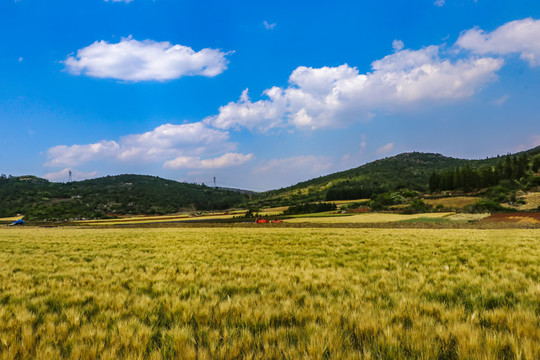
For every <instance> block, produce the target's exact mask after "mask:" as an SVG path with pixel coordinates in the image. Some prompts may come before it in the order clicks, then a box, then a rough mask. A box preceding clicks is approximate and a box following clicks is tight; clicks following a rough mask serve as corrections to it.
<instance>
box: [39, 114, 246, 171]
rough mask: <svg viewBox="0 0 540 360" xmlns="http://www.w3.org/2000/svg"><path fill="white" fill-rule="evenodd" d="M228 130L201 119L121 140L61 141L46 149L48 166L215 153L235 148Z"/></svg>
mask: <svg viewBox="0 0 540 360" xmlns="http://www.w3.org/2000/svg"><path fill="white" fill-rule="evenodd" d="M235 149H236V144H234V143H231V142H230V141H229V134H228V133H227V132H225V131H221V130H216V129H210V128H208V127H206V126H204V125H203V124H202V123H200V122H198V123H192V124H182V125H172V124H165V125H161V126H158V127H157V128H155V129H154V130H152V131H148V132H146V133H143V134H133V135H127V136H124V137H122V138H120V139H119V140H118V141H114V140H102V141H100V142H97V143H94V144H85V145H71V146H66V145H58V146H55V147H52V148H50V149H49V150H48V151H47V158H48V161H47V163H46V164H45V165H47V166H75V165H81V164H83V163H86V162H90V161H98V160H100V161H103V160H107V161H115V162H141V161H142V162H166V161H168V160H172V159H175V158H178V157H180V156H200V155H215V154H219V153H223V152H229V151H234V150H235Z"/></svg>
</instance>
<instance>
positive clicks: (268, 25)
mask: <svg viewBox="0 0 540 360" xmlns="http://www.w3.org/2000/svg"><path fill="white" fill-rule="evenodd" d="M263 25H264V27H265V29H266V30H274V28H275V27H276V23H269V22H268V21H266V20H264V21H263Z"/></svg>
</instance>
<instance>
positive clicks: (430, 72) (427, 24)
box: [0, 0, 540, 191]
mask: <svg viewBox="0 0 540 360" xmlns="http://www.w3.org/2000/svg"><path fill="white" fill-rule="evenodd" d="M0 34H2V45H1V47H0V129H1V130H0V173H3V174H8V175H14V176H18V175H28V174H31V175H36V176H40V177H44V178H47V179H49V180H51V181H62V182H64V181H67V180H68V173H69V172H70V171H71V172H72V178H73V180H83V179H88V178H94V177H101V176H107V175H117V174H126V173H129V174H144V175H155V176H160V177H164V178H167V179H173V180H178V181H186V182H190V183H205V184H207V185H212V184H213V178H214V177H215V178H216V183H217V185H218V186H224V187H235V188H244V189H249V190H254V191H262V190H268V189H276V188H280V187H284V186H289V185H293V184H295V183H297V182H299V181H303V180H308V179H311V178H314V177H318V176H322V175H326V174H329V173H332V172H336V171H341V170H346V169H350V168H353V167H357V166H360V165H362V164H364V163H366V162H369V161H373V160H376V159H379V158H384V157H387V156H392V155H396V154H399V153H402V152H409V151H421V152H435V153H441V154H443V155H446V156H452V157H460V158H470V159H478V158H485V157H489V156H496V155H499V154H500V155H504V154H507V153H509V152H516V151H521V150H525V149H528V148H532V147H535V146H538V145H540V101H538V99H540V2H539V1H537V0H513V1H510V0H508V1H503V0H415V1H402V0H392V1H390V0H381V1H358V0H356V1H345V0H335V1H332V2H329V1H314V0H312V1H290V0H289V1H281V0H275V1H270V2H258V1H211V0H208V1H201V0H153V1H152V0H81V1H73V0H48V1H41V0H1V1H0Z"/></svg>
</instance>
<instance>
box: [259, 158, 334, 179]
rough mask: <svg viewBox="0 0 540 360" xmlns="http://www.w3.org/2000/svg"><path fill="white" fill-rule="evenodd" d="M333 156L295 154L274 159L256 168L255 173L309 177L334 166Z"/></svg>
mask: <svg viewBox="0 0 540 360" xmlns="http://www.w3.org/2000/svg"><path fill="white" fill-rule="evenodd" d="M332 163H333V161H332V158H331V157H327V156H314V155H305V156H294V157H290V158H285V159H272V160H269V161H267V162H266V163H264V164H262V165H260V166H258V167H257V168H255V170H254V173H255V174H273V175H275V174H280V173H281V174H283V175H285V174H287V173H292V172H294V173H296V174H299V173H301V174H304V175H306V176H307V177H309V176H311V175H316V174H318V175H320V174H321V173H323V172H325V171H328V170H329V169H330V168H331V167H332Z"/></svg>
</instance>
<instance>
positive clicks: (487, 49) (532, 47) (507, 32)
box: [456, 18, 540, 66]
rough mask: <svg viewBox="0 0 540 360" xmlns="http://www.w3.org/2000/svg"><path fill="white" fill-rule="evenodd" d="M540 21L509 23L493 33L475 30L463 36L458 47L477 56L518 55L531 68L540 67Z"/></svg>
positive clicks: (525, 20)
mask: <svg viewBox="0 0 540 360" xmlns="http://www.w3.org/2000/svg"><path fill="white" fill-rule="evenodd" d="M539 34H540V20H534V19H532V18H527V19H523V20H516V21H511V22H508V23H506V24H504V25H502V26H500V27H499V28H497V29H495V30H494V31H492V32H485V31H483V30H481V29H478V28H474V29H471V30H468V31H466V32H464V33H462V34H461V36H460V37H459V39H458V40H457V42H456V45H457V46H459V47H461V48H463V49H467V50H470V51H471V52H473V53H475V54H482V55H483V54H496V55H508V54H513V53H517V54H520V57H521V59H523V60H525V61H527V62H528V63H529V65H530V66H540V35H539Z"/></svg>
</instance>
